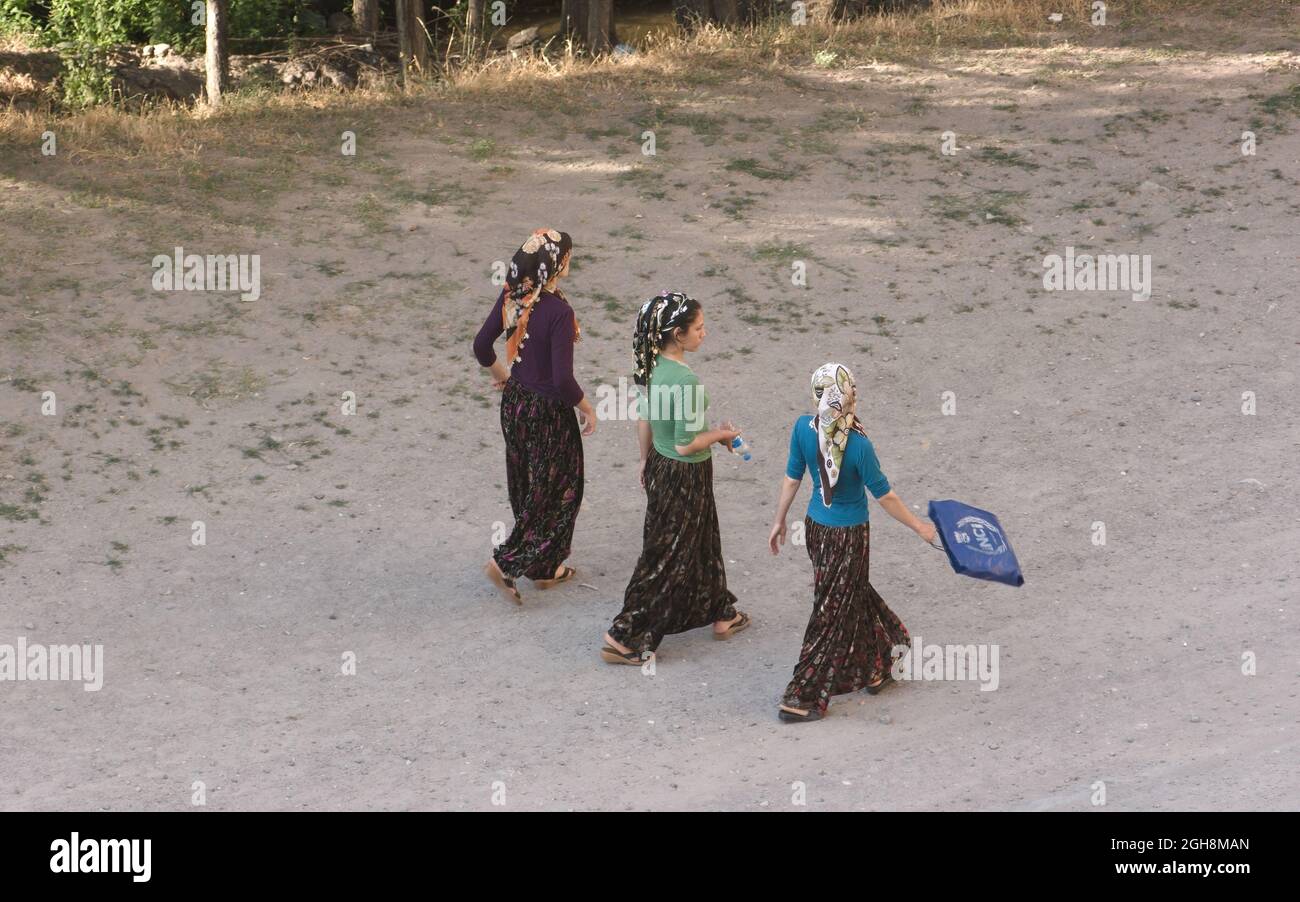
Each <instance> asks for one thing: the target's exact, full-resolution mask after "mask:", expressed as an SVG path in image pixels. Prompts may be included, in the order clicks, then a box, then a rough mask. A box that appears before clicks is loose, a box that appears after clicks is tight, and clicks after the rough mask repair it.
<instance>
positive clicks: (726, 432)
mask: <svg viewBox="0 0 1300 902" xmlns="http://www.w3.org/2000/svg"><path fill="white" fill-rule="evenodd" d="M722 425H723V427H724V428H722V429H706V430H705V431H704V432H701V433H699V434H698V435H696V436H695V438H694V439H692V440H691V443H690V444H689V445H673V448H675V449H676V450H677V453H678V454H680V455H681V456H682V457H690V456H691V455H692V454H696V453H698V452H700V451H703V450H704V449H705V448H707V447H709V445H712V444H713V443H714V442H718V443H720V444H723V445H730V444H731V440H732V439H734V438H735V437H736V436H738V435H740V430H739V429H731V428H730V424H728V423H723V424H722Z"/></svg>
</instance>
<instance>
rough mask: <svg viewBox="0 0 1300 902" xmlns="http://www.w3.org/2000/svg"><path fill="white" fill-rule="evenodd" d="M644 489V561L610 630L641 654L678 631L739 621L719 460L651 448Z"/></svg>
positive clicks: (634, 575) (624, 643)
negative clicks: (716, 486) (727, 557)
mask: <svg viewBox="0 0 1300 902" xmlns="http://www.w3.org/2000/svg"><path fill="white" fill-rule="evenodd" d="M645 490H646V508H645V531H644V538H643V541H642V546H641V558H640V560H638V561H637V564H636V570H635V571H633V573H632V580H631V582H629V583H628V584H627V590H626V591H625V592H624V593H623V610H622V611H621V612H620V613H619V615H618V616H617V617H615V618H614V623H613V625H612V626H611V627H610V628H609V634H610V636H612V637H613V638H614V639H615V640H616V641H617V642H619V643H620V644H621V645H625V646H627V647H628V648H630V649H632V650H633V651H636V652H647V651H654V650H655V649H656V648H658V647H659V643H660V641H662V640H663V637H664V636H667V635H670V634H672V633H684V632H686V631H687V630H692V629H696V628H698V627H702V626H709V625H710V624H712V623H714V622H715V621H718V620H731V619H732V618H734V617H735V616H736V608H735V604H736V596H735V595H732V594H731V592H730V591H729V590H728V589H727V571H726V567H725V565H724V563H723V560H722V536H721V535H720V534H719V532H718V509H717V506H716V505H715V504H714V502H713V460H712V459H709V460H705V461H701V462H700V463H687V462H686V461H681V460H673V459H672V458H668V457H664V456H663V455H662V454H660V453H658V452H657V451H655V450H653V449H652V450H651V451H650V457H649V459H648V460H647V461H646V466H645Z"/></svg>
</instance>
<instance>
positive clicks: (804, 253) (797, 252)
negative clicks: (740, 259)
mask: <svg viewBox="0 0 1300 902" xmlns="http://www.w3.org/2000/svg"><path fill="white" fill-rule="evenodd" d="M749 255H750V256H751V257H753V258H754V259H755V260H760V261H763V262H767V263H785V264H790V263H793V262H794V261H795V260H814V259H816V258H815V257H814V255H813V252H812V251H811V250H810V249H809V248H807V247H805V246H804V245H802V244H791V243H790V242H788V241H787V242H785V243H784V244H778V243H776V242H774V241H769V242H765V243H763V244H760V245H758V246H757V247H755V248H754V249H753V250H752V251H750V252H749Z"/></svg>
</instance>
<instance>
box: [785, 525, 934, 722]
mask: <svg viewBox="0 0 1300 902" xmlns="http://www.w3.org/2000/svg"><path fill="white" fill-rule="evenodd" d="M804 536H805V538H806V539H807V543H808V557H809V558H811V559H812V564H813V611H812V617H810V618H809V620H808V629H807V630H805V631H804V636H803V647H802V648H801V649H800V651H799V663H798V664H796V665H795V668H794V676H793V678H792V679H791V680H790V685H789V686H787V687H786V690H785V696H784V697H783V698H782V699H781V703H782V704H783V705H787V706H788V707H791V708H799V709H802V710H808V709H810V708H813V707H816V708H818V709H820V710H821V711H822V712H823V713H825V711H826V706H827V705H828V704H830V699H831V696H832V695H839V694H841V693H844V692H856V691H857V690H859V689H862V688H863V687H865V686H867V685H868V684H871V683H875V682H876V681H878V680H879V679H881V678H882V677H884V676H886V675H887V674H888V673H889V668H890V665H891V664H892V663H893V657H892V655H891V651H892V649H893V647H894V646H895V645H907V644H909V643H910V642H911V636H910V635H909V634H908V632H907V628H906V627H905V626H903V623H902V621H901V620H899V619H898V617H897V616H895V614H894V612H893V611H891V610H890V609H889V606H888V605H886V604H885V601H884V599H882V598H881V597H880V595H879V594H878V593H877V592H876V590H875V589H874V588H872V586H871V583H870V582H868V581H867V576H868V573H869V571H870V559H871V555H870V548H871V533H870V525H869V524H867V523H863V524H861V525H860V526H823V525H822V524H820V523H817V522H815V521H813V520H812V518H810V517H806V518H804Z"/></svg>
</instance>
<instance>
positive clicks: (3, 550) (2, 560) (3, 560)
mask: <svg viewBox="0 0 1300 902" xmlns="http://www.w3.org/2000/svg"><path fill="white" fill-rule="evenodd" d="M26 550H27V546H26V545H0V567H3V566H4V565H5V564H8V563H9V555H11V554H17V553H18V552H20V551H26Z"/></svg>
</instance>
